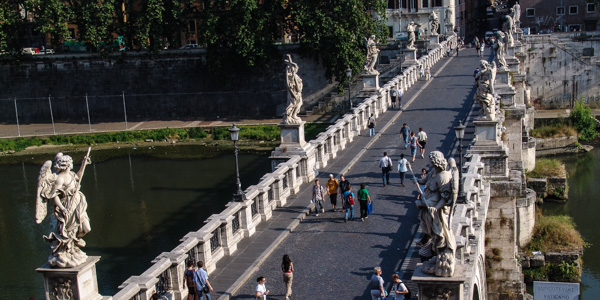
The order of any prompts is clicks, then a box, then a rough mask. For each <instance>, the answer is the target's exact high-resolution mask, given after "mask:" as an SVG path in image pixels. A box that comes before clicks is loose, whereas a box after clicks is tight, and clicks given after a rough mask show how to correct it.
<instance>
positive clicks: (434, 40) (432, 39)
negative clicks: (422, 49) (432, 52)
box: [429, 34, 440, 48]
mask: <svg viewBox="0 0 600 300" xmlns="http://www.w3.org/2000/svg"><path fill="white" fill-rule="evenodd" d="M439 44H440V36H439V35H437V34H436V35H430V36H429V48H437V47H438V45H439Z"/></svg>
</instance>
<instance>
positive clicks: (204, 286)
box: [194, 260, 213, 300]
mask: <svg viewBox="0 0 600 300" xmlns="http://www.w3.org/2000/svg"><path fill="white" fill-rule="evenodd" d="M197 265H198V270H196V274H194V275H195V277H194V281H195V283H196V291H197V293H198V299H199V300H202V299H204V298H203V297H202V294H205V295H206V300H211V298H210V292H212V291H213V288H212V286H211V285H210V282H209V281H208V273H207V272H206V270H204V269H203V267H204V262H202V261H201V260H200V261H198V264H197Z"/></svg>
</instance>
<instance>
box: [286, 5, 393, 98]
mask: <svg viewBox="0 0 600 300" xmlns="http://www.w3.org/2000/svg"><path fill="white" fill-rule="evenodd" d="M385 8H386V3H385V2H384V1H380V0H339V1H320V0H301V1H295V2H289V5H288V7H287V9H288V11H289V19H288V24H289V25H290V31H292V32H296V33H297V34H299V35H300V46H301V49H302V52H303V53H304V54H306V55H308V56H311V57H314V58H318V59H320V61H321V63H322V64H323V66H324V67H325V68H326V71H325V76H327V77H328V78H329V79H330V80H334V79H335V80H337V81H338V82H340V87H339V89H340V90H343V87H344V86H346V85H347V84H346V83H347V82H348V79H347V78H346V75H345V72H346V68H347V67H348V66H349V67H350V68H351V69H352V71H353V72H352V73H353V74H358V73H360V72H359V71H362V68H363V64H364V62H365V59H366V51H367V50H366V47H365V44H364V37H367V36H370V35H372V34H374V35H376V36H377V39H378V40H379V41H386V40H387V33H388V29H387V27H385V25H384V23H383V21H384V20H382V19H380V18H379V17H378V16H385Z"/></svg>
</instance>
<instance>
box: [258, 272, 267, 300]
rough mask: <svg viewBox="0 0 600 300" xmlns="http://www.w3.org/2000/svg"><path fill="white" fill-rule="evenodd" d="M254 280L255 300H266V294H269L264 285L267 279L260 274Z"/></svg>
mask: <svg viewBox="0 0 600 300" xmlns="http://www.w3.org/2000/svg"><path fill="white" fill-rule="evenodd" d="M256 282H258V284H257V285H256V290H255V291H256V294H255V295H256V300H267V295H268V294H269V290H267V287H266V286H265V283H267V279H266V278H265V277H264V276H260V277H258V278H256Z"/></svg>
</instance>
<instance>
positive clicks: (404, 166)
mask: <svg viewBox="0 0 600 300" xmlns="http://www.w3.org/2000/svg"><path fill="white" fill-rule="evenodd" d="M409 168H410V163H409V162H408V160H407V159H406V158H404V153H402V154H400V159H399V160H398V173H399V174H400V186H404V174H406V172H408V169H409Z"/></svg>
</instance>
